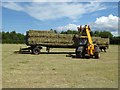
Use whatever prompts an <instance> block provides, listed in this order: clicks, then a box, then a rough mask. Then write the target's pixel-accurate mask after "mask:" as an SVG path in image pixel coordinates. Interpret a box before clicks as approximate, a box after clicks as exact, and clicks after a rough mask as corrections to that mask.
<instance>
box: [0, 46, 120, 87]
mask: <svg viewBox="0 0 120 90" xmlns="http://www.w3.org/2000/svg"><path fill="white" fill-rule="evenodd" d="M20 46H22V47H25V45H20V44H18V45H17V44H3V46H2V49H3V50H2V69H3V71H2V86H3V88H26V87H27V88H46V87H47V88H61V87H62V88H116V87H118V46H117V45H111V46H110V48H109V49H108V51H107V53H105V52H101V58H100V59H98V60H96V59H78V58H72V57H67V55H68V54H67V53H56V54H52V53H51V54H45V53H43V54H40V55H32V54H17V53H14V51H18V50H19V48H20ZM66 51H67V52H74V49H62V48H60V49H52V51H51V52H66ZM42 52H45V49H43V50H42Z"/></svg>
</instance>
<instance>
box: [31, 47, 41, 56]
mask: <svg viewBox="0 0 120 90" xmlns="http://www.w3.org/2000/svg"><path fill="white" fill-rule="evenodd" d="M32 53H33V54H35V55H38V54H40V49H39V48H38V47H35V48H33V50H32Z"/></svg>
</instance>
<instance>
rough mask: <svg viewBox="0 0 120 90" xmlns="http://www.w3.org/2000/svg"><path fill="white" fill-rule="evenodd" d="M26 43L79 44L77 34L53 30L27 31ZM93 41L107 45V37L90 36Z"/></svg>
mask: <svg viewBox="0 0 120 90" xmlns="http://www.w3.org/2000/svg"><path fill="white" fill-rule="evenodd" d="M26 36H27V38H26V43H27V45H30V44H42V45H61V46H62V45H63V46H64V45H75V46H77V45H79V37H80V36H79V34H76V35H74V34H56V33H54V31H36V30H29V31H28V32H27V35H26ZM92 39H93V42H96V44H97V45H108V44H109V38H101V37H92Z"/></svg>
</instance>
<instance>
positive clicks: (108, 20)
mask: <svg viewBox="0 0 120 90" xmlns="http://www.w3.org/2000/svg"><path fill="white" fill-rule="evenodd" d="M91 26H92V27H93V28H94V29H98V30H108V31H112V32H115V31H117V30H118V17H117V16H114V15H112V14H110V15H109V16H102V17H99V18H97V19H96V21H95V22H94V23H92V24H91Z"/></svg>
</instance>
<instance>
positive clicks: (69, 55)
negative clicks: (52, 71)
mask: <svg viewBox="0 0 120 90" xmlns="http://www.w3.org/2000/svg"><path fill="white" fill-rule="evenodd" d="M14 53H16V54H32V53H31V52H29V51H22V52H20V51H14ZM40 54H67V55H66V57H71V58H78V59H90V57H84V58H81V57H76V55H75V52H49V53H48V52H40ZM32 55H34V54H32ZM92 59H94V58H92Z"/></svg>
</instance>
